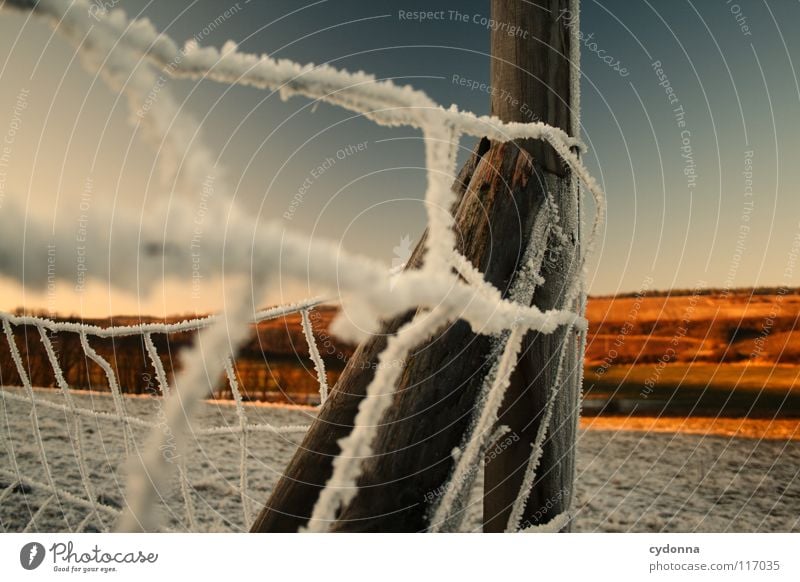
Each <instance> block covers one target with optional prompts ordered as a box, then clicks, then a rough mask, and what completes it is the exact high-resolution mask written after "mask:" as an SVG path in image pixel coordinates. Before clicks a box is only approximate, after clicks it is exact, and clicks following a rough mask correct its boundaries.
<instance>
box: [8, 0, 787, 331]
mask: <svg viewBox="0 0 800 582" xmlns="http://www.w3.org/2000/svg"><path fill="white" fill-rule="evenodd" d="M582 4H583V11H582V17H581V19H582V20H581V28H582V34H583V35H584V37H589V36H590V35H591V38H590V39H588V40H587V41H586V42H587V43H588V44H589V45H591V46H586V47H584V48H583V56H582V71H583V77H582V105H583V111H582V121H583V137H584V139H585V141H586V143H587V144H588V145H589V153H588V155H587V156H586V158H585V159H586V162H587V164H588V166H589V168H590V170H591V171H592V173H593V174H594V175H596V176H597V177H598V179H599V180H600V181H601V183H602V185H603V187H604V189H605V191H606V193H607V196H608V220H607V224H606V227H605V230H604V233H603V237H602V240H601V241H599V244H598V247H597V249H596V252H595V255H594V256H593V259H592V262H591V268H590V272H589V288H590V291H591V292H592V293H595V294H601V293H602V294H607V293H616V292H620V291H631V290H635V289H637V288H639V287H640V286H641V285H642V283H643V281H645V280H646V279H647V278H648V277H651V278H652V279H653V284H652V285H651V286H652V287H655V288H662V289H666V288H674V287H681V288H686V287H693V286H695V285H697V284H698V283H700V282H703V283H704V284H705V285H709V286H717V287H724V286H735V287H738V286H752V285H794V286H796V285H798V284H800V278H798V277H797V276H796V275H795V273H794V271H793V270H792V269H788V270H787V264H788V262H789V261H790V253H791V252H792V241H793V239H794V238H795V237H796V236H797V235H798V233H799V232H800V223H799V221H800V197H799V196H798V193H797V186H798V184H800V164H799V163H798V162H797V160H796V158H797V152H798V151H800V147H799V146H800V143H799V142H800V138H798V131H797V130H798V121H800V88H799V87H798V79H797V75H796V72H795V67H794V62H795V61H796V60H797V59H798V57H800V40H798V39H797V35H796V34H794V30H793V28H792V25H796V23H797V22H800V4H798V3H797V2H789V1H779V2H771V3H769V4H768V3H767V2H766V1H754V0H744V1H740V2H738V3H734V2H726V1H725V0H708V1H704V2H690V1H683V0H661V1H647V0H644V1H642V2H629V1H624V0H614V1H607V2H597V1H593V0H584V2H582ZM117 5H118V6H119V7H121V8H123V9H124V10H126V12H128V14H130V15H140V16H146V17H147V18H150V19H151V20H152V21H153V22H154V23H155V25H156V26H157V28H159V29H160V30H162V31H164V32H166V33H168V34H169V35H170V36H172V37H173V38H175V39H176V40H184V39H189V38H192V37H193V36H195V35H197V34H198V33H200V31H202V30H203V28H204V27H205V26H207V24H208V23H209V22H211V21H213V20H214V19H216V18H217V17H218V16H219V15H220V14H221V13H223V12H224V11H225V10H226V9H228V8H229V7H230V6H232V4H230V3H228V2H222V1H220V0H213V1H212V0H202V1H200V0H198V1H195V2H181V3H178V2H159V3H156V2H148V1H146V0H122V1H120V2H118V3H117ZM421 8H426V9H429V10H431V9H438V10H446V11H447V10H459V11H460V12H461V13H464V14H467V15H469V17H470V18H469V20H470V21H469V22H467V23H463V22H460V21H453V20H444V21H436V22H423V23H418V22H409V21H404V20H401V19H400V18H399V17H398V11H400V10H415V9H421ZM290 13H291V14H290ZM488 14H489V2H488V0H482V1H459V2H421V1H420V2H380V1H378V2H363V1H362V2H358V1H354V0H353V1H350V0H328V1H324V0H323V1H319V2H309V3H306V2H297V1H296V0H295V1H288V0H287V1H270V2H263V3H262V2H245V1H244V0H242V1H241V2H239V4H238V8H237V9H236V12H235V14H234V15H232V16H231V17H230V18H229V19H227V20H226V21H225V22H224V24H222V25H221V26H220V27H219V28H217V29H216V30H215V31H213V32H212V33H211V34H209V35H208V36H207V37H206V38H204V39H203V41H202V44H212V45H216V46H221V45H222V43H223V42H224V41H225V40H227V39H233V40H236V41H237V42H239V43H240V44H241V46H240V48H241V50H244V51H248V52H256V53H262V52H266V53H268V54H270V55H272V56H276V57H285V58H291V59H293V60H296V61H300V62H314V63H322V62H328V63H331V64H333V65H334V66H337V67H344V68H347V69H350V70H365V71H367V72H371V73H373V74H375V75H376V76H378V77H379V78H389V77H392V78H395V79H397V80H398V82H400V83H410V84H412V85H414V86H415V87H417V88H420V89H423V90H425V91H426V92H427V93H428V94H429V95H430V96H431V97H433V98H434V99H435V100H437V101H438V102H439V103H442V104H444V105H449V104H450V103H456V104H458V106H459V107H460V108H462V109H467V110H472V111H474V112H476V113H487V112H488V106H489V97H488V95H487V94H486V93H484V92H481V91H478V90H469V89H467V88H465V87H463V86H460V85H458V84H456V83H454V82H453V76H454V75H458V76H460V77H463V78H468V79H474V80H476V81H480V82H488V80H489V66H490V59H489V55H488V50H489V31H488V30H487V29H486V28H485V27H483V26H481V25H480V24H476V23H474V22H473V18H472V17H473V16H474V15H479V16H480V15H485V16H488ZM737 16H738V18H737ZM742 25H746V27H747V28H746V29H743V28H742ZM592 43H596V44H592ZM595 50H597V51H605V53H604V54H605V55H608V56H612V57H613V58H614V59H615V60H619V62H620V66H621V67H624V68H625V69H627V73H628V74H627V75H626V76H623V75H621V74H620V73H619V72H618V71H615V70H614V69H613V67H611V66H609V65H608V64H606V63H605V62H604V61H603V60H602V59H601V58H600V57H599V56H598V54H596V52H593V51H595ZM656 61H660V63H661V68H662V69H663V71H664V73H665V74H666V75H667V77H668V79H669V82H670V84H671V86H672V87H673V89H674V91H675V95H676V96H677V99H678V100H679V102H678V103H677V104H670V103H669V101H668V98H667V94H666V92H665V90H664V88H663V87H662V86H660V85H659V82H660V80H659V78H658V76H657V73H656V71H655V70H654V67H653V63H654V62H656ZM0 63H2V64H0V67H2V68H1V69H0V134H5V133H6V130H7V127H8V126H9V124H10V123H11V119H12V115H13V110H14V105H15V102H16V101H17V100H18V98H19V95H20V91H22V90H27V93H26V97H25V100H26V102H27V104H28V106H27V108H26V109H25V111H24V113H23V115H22V118H21V128H20V130H19V131H18V132H17V134H16V136H15V139H14V144H13V149H12V151H11V156H12V163H11V164H10V165H9V167H8V168H7V169H6V175H5V178H4V182H2V190H0V192H1V193H2V196H3V197H4V198H6V199H10V198H11V197H14V198H16V199H17V200H18V201H21V202H22V203H23V204H25V203H27V204H28V208H29V212H30V213H32V214H33V213H35V214H36V215H38V216H45V217H47V218H48V219H52V220H54V221H62V220H63V221H75V220H77V216H78V214H79V204H80V196H81V193H82V192H83V191H84V188H85V184H86V179H87V177H91V178H92V181H93V197H94V198H95V199H96V200H98V203H100V201H101V199H102V200H103V201H104V202H103V203H108V204H109V205H110V204H112V203H113V204H114V205H115V208H116V212H118V213H120V212H121V213H127V212H136V213H142V212H143V211H144V214H145V216H146V210H147V209H146V206H145V207H144V208H143V204H144V200H145V197H146V195H147V193H148V191H149V193H150V195H151V196H152V195H154V194H155V193H154V192H153V188H154V186H153V184H152V183H150V176H151V173H152V172H153V162H154V159H155V157H154V154H153V152H151V151H150V150H149V149H148V148H147V147H146V145H144V144H142V143H138V142H135V141H133V142H131V136H132V129H131V128H130V126H129V125H128V123H127V119H128V113H127V111H126V110H125V107H124V104H123V102H122V101H118V100H117V96H116V95H114V94H113V93H111V92H110V91H109V90H108V89H107V88H106V87H105V86H104V85H103V84H102V83H101V82H100V81H99V80H96V79H95V78H94V77H93V76H91V75H89V74H87V73H86V72H85V71H84V70H83V68H82V67H81V65H80V63H79V59H77V58H75V51H74V50H73V49H72V47H70V46H69V45H68V44H67V43H65V42H64V41H63V40H61V39H60V38H58V37H57V36H56V37H52V36H51V31H50V29H49V28H47V27H46V26H45V25H43V24H42V22H41V21H38V20H30V21H29V20H27V19H26V17H25V16H24V15H19V14H15V13H7V12H5V11H2V12H0ZM168 87H169V88H170V89H171V90H172V91H173V92H174V93H175V94H176V95H178V97H179V98H180V99H181V100H183V102H184V107H185V109H186V110H187V111H188V112H190V113H191V114H192V115H193V116H194V117H195V118H197V119H201V120H202V127H203V132H204V135H203V137H204V139H205V141H206V142H207V144H208V145H209V146H210V147H211V149H212V150H213V151H215V152H218V153H219V163H220V165H221V166H224V167H225V169H226V174H227V176H228V181H229V184H230V186H231V189H232V190H235V193H236V198H237V200H238V201H239V203H240V204H241V205H243V206H244V207H246V208H248V209H249V210H251V211H252V212H253V213H254V214H255V213H257V214H258V215H259V216H260V217H262V218H263V219H264V220H267V219H282V218H281V217H282V216H283V214H284V212H285V211H286V210H287V209H288V208H289V207H290V204H291V201H292V198H293V196H294V195H295V193H296V192H297V190H298V188H300V187H301V185H302V184H303V182H304V181H305V180H306V179H307V178H308V177H309V175H310V172H311V171H312V169H313V168H315V167H316V166H318V165H319V164H320V163H321V162H322V161H323V160H325V159H326V158H329V157H334V158H335V156H336V152H337V151H338V150H339V149H341V148H344V147H346V146H347V145H349V144H358V143H363V142H366V147H365V148H364V149H363V151H361V152H358V153H355V154H353V155H348V156H346V157H345V159H344V160H340V161H339V160H337V162H336V163H335V164H334V165H333V167H331V168H330V169H328V170H327V171H325V173H324V175H323V176H322V177H320V178H319V179H313V180H312V182H313V183H312V184H311V185H310V187H309V188H308V191H307V193H306V194H305V196H304V198H303V201H302V203H301V204H300V205H299V206H298V207H297V209H296V211H295V212H294V215H293V216H292V218H291V220H287V219H285V218H283V219H282V220H284V221H285V222H286V224H287V226H288V227H290V228H294V229H299V230H302V231H305V232H308V233H312V232H313V233H314V235H315V236H324V237H328V238H332V239H335V240H341V241H342V244H343V246H344V247H345V248H348V249H350V250H354V251H360V252H364V253H367V254H369V255H371V256H373V257H375V258H378V259H380V260H383V261H385V262H386V263H387V264H391V261H392V258H393V257H394V251H393V249H394V247H395V246H397V245H398V243H399V241H400V240H401V238H402V237H403V236H405V235H410V236H411V238H412V239H414V238H416V237H418V236H419V234H420V233H421V232H422V230H423V228H424V220H425V217H424V212H423V207H422V195H423V192H424V168H423V165H424V161H423V149H422V144H421V141H420V139H419V138H420V135H419V133H418V132H414V131H411V130H403V129H387V128H379V127H376V126H374V125H373V124H372V123H371V122H368V121H365V120H363V119H359V118H354V117H353V116H352V114H350V113H348V112H346V111H343V110H340V109H337V108H334V107H332V106H329V105H325V104H321V105H319V106H318V107H311V106H310V104H309V102H308V101H307V100H304V99H301V98H293V99H291V100H289V101H288V102H283V101H281V100H280V99H279V98H278V96H277V95H270V94H269V93H267V92H263V91H259V90H256V89H252V88H241V87H234V88H229V87H226V86H222V85H219V84H215V83H213V82H210V81H202V82H197V83H196V82H190V81H172V80H171V81H169V82H168ZM677 105H680V106H682V107H683V110H684V112H685V118H684V120H685V124H686V125H685V127H684V128H681V127H679V126H678V123H677V122H678V120H677V119H676V116H675V112H674V108H675V107H676V106H677ZM683 130H686V131H688V132H689V133H688V134H686V133H684V137H688V139H689V143H690V144H691V150H692V155H693V162H694V168H695V171H696V175H697V177H696V181H695V183H694V187H693V188H691V187H690V183H689V181H688V180H687V176H686V175H685V172H684V170H685V168H686V163H687V161H686V159H685V158H683V157H682V155H681V154H682V152H681V146H682V143H683V142H682V135H681V132H682V131H683ZM461 145H462V147H463V150H462V155H461V159H462V160H463V159H464V157H465V156H466V152H468V151H469V149H471V147H472V146H473V145H474V142H473V141H472V140H464V141H462V144H461ZM748 152H752V157H751V158H750V159H751V162H752V196H750V197H748V196H746V195H745V189H746V186H747V183H746V176H745V175H744V174H743V171H744V170H745V168H746V157H748V155H750V154H748ZM748 201H752V207H749V206H747V202H748ZM0 203H2V200H0ZM0 212H2V207H1V206H0ZM745 212H747V213H748V215H747V217H746V218H743V213H745ZM743 224H744V225H746V226H748V227H749V231H747V233H746V235H744V236H742V225H743ZM737 242H738V243H739V247H738V249H737ZM107 259H108V260H113V261H121V260H126V259H129V258H126V257H119V256H112V257H107ZM206 283H207V284H206V286H205V288H204V294H203V296H202V297H201V298H199V299H192V300H190V299H188V296H189V291H188V289H189V285H188V283H187V282H185V281H184V282H169V283H167V284H165V285H164V286H161V285H158V286H157V287H156V292H155V293H154V294H153V295H151V296H141V297H135V296H130V295H124V294H121V293H118V292H115V291H109V288H108V285H107V283H103V282H97V283H93V284H92V285H91V286H90V287H89V288H88V289H87V290H86V291H84V293H83V294H82V295H80V294H77V293H75V292H74V291H73V290H72V286H71V285H70V284H68V283H63V284H62V283H59V284H58V287H57V289H56V291H55V292H51V293H50V294H47V293H42V292H31V291H25V290H23V289H22V287H21V286H20V285H19V284H18V283H16V282H12V281H8V280H0V309H2V310H10V309H13V308H15V307H17V306H19V305H25V306H26V307H27V308H29V309H35V308H42V309H51V310H57V311H60V312H82V313H83V314H84V315H87V316H89V315H106V314H109V313H121V312H127V313H131V312H137V311H138V312H140V313H153V314H161V313H164V312H187V311H207V310H214V309H218V308H220V307H221V305H222V294H221V286H220V285H218V284H217V283H215V282H213V281H207V282H206ZM313 291H314V290H313V289H308V288H307V287H306V285H305V284H299V283H298V284H289V285H288V286H284V287H283V288H281V289H278V290H275V291H273V295H272V296H271V297H270V298H269V300H270V301H279V300H280V301H283V300H287V299H294V298H297V297H299V296H305V295H306V294H308V293H309V292H313Z"/></svg>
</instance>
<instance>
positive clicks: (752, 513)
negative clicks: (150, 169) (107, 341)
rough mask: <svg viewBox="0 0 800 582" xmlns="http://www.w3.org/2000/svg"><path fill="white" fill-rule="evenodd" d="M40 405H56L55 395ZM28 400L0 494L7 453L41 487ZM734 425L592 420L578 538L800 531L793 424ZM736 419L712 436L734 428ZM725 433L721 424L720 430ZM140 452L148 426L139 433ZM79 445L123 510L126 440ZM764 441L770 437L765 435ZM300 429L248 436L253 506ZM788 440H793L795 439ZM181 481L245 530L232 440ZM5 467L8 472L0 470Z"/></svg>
mask: <svg viewBox="0 0 800 582" xmlns="http://www.w3.org/2000/svg"><path fill="white" fill-rule="evenodd" d="M38 396H39V397H40V398H46V399H49V400H52V401H54V402H59V403H60V402H61V396H60V394H59V393H57V392H54V391H48V390H42V391H40V392H38ZM75 400H76V404H77V405H78V406H81V407H86V408H92V409H94V410H103V411H109V412H110V411H113V408H114V407H113V402H112V400H111V398H110V397H108V396H107V395H99V394H89V393H85V394H76V395H75ZM125 405H126V407H127V410H128V412H129V413H130V414H133V415H136V416H139V417H141V418H146V419H150V420H153V421H157V419H158V413H159V406H160V402H159V400H157V399H154V398H141V397H139V398H125ZM29 412H30V405H29V404H25V403H21V402H17V401H12V400H8V399H7V400H5V401H4V400H2V399H0V437H2V439H1V440H0V443H1V444H2V446H0V495H1V494H2V492H3V491H4V490H6V488H7V487H8V486H9V485H12V484H13V483H14V479H13V478H12V477H10V476H8V475H7V473H8V472H9V471H13V469H14V467H13V464H12V461H11V456H10V451H11V449H12V447H13V451H14V453H15V456H16V460H17V463H18V466H19V470H20V473H21V474H22V475H23V476H27V477H32V478H34V479H35V480H38V481H40V482H44V481H46V476H45V473H44V471H43V469H42V465H41V461H40V456H39V452H38V446H37V444H36V441H35V439H34V438H33V431H32V425H31V421H30V414H29ZM247 414H248V421H249V422H251V423H267V422H268V423H271V424H273V425H284V424H308V423H309V422H310V421H311V420H312V418H313V414H314V412H313V410H312V409H304V408H286V407H275V406H247ZM38 417H39V423H40V429H41V432H42V435H43V441H44V445H45V451H46V454H47V459H48V461H49V464H50V466H51V467H52V475H53V478H54V480H55V481H56V483H57V485H58V486H59V487H62V488H63V489H65V490H67V491H70V492H73V493H75V494H76V495H79V496H81V497H85V496H86V494H85V492H84V490H83V488H82V486H81V481H80V476H79V472H78V465H77V463H76V460H75V453H74V451H73V447H72V444H71V441H70V439H69V434H68V432H67V428H66V426H67V423H66V420H65V418H66V417H65V414H64V412H62V411H58V410H52V409H46V408H42V407H39V413H38ZM733 423H735V424H737V425H741V426H739V427H738V428H737V429H736V430H734V431H733V432H734V433H738V434H742V433H745V434H751V435H758V438H741V437H731V436H709V435H703V434H695V433H698V432H701V430H700V429H701V428H702V427H701V426H699V424H700V423H698V422H697V421H694V422H692V423H691V424H690V426H689V427H688V429H687V431H686V432H680V433H678V432H665V431H666V430H670V429H672V430H678V429H681V430H683V429H682V428H681V427H679V426H678V425H677V424H676V423H675V422H674V421H665V422H663V423H659V422H653V421H649V422H644V421H636V422H633V423H631V422H627V423H620V422H615V421H613V420H609V419H599V420H598V421H597V422H596V423H595V424H594V426H593V428H591V429H589V430H585V429H584V430H582V431H581V433H580V443H579V455H578V482H577V499H576V506H575V509H576V512H577V516H576V521H575V524H576V529H577V531H746V532H747V531H767V532H771V531H800V517H799V516H800V440H797V436H798V432H800V431H798V430H797V426H796V423H794V428H793V429H792V428H791V427H790V426H789V425H790V424H792V423H791V422H789V423H788V424H787V422H784V423H783V424H782V425H781V426H780V427H777V428H776V429H775V430H768V431H765V430H764V427H763V425H757V424H756V425H753V426H750V425H749V424H748V423H747V422H746V423H740V422H739V421H733ZM237 424H238V420H237V417H236V410H235V408H234V407H233V406H232V405H230V404H227V403H223V404H216V403H206V404H203V406H202V410H201V412H200V414H199V416H198V418H197V420H196V422H195V427H196V428H202V427H211V426H219V425H230V426H236V425H237ZM730 424H731V422H730V421H729V422H728V423H725V422H723V423H721V424H720V426H722V427H723V428H722V429H720V430H717V428H716V427H715V429H714V432H717V433H721V434H727V433H730V432H731V431H730V426H729V425H730ZM725 427H727V429H726V428H725ZM134 433H135V437H136V438H135V441H136V444H137V445H141V443H142V442H144V437H145V435H146V434H147V430H146V429H143V428H134ZM83 434H84V439H85V440H84V442H85V446H84V450H85V453H86V457H87V463H86V464H87V466H88V468H89V471H90V475H91V480H92V486H93V489H94V493H95V495H96V496H97V497H98V499H99V500H100V501H102V502H103V503H105V504H106V505H110V506H113V507H120V506H121V503H122V498H123V492H124V482H125V478H124V475H125V467H124V466H122V465H121V464H120V462H119V460H120V459H121V458H123V457H124V442H123V439H122V435H121V431H120V430H119V428H118V426H116V422H115V421H109V420H95V419H84V420H83ZM764 434H768V436H769V438H761V437H763V436H764ZM301 437H302V435H301V434H299V433H295V434H288V435H281V436H276V435H274V434H269V433H258V434H253V435H251V436H250V437H249V447H248V460H247V465H248V476H249V498H250V503H251V506H252V508H253V511H254V512H255V511H257V510H258V508H259V507H260V505H261V504H262V503H263V501H264V500H265V499H266V498H267V496H268V495H269V492H270V491H271V488H272V487H273V486H274V484H275V482H276V481H277V479H278V476H279V474H280V471H281V469H282V468H283V467H284V466H285V465H286V463H287V461H288V460H289V459H290V458H291V455H292V453H293V451H294V449H295V447H296V446H297V442H298V441H299V439H300V438H301ZM792 438H794V439H795V440H791V439H792ZM186 458H187V464H188V475H189V480H190V482H191V486H192V492H191V499H192V502H193V503H194V506H195V520H196V521H195V529H197V530H201V531H220V530H222V531H240V530H243V529H245V525H244V516H243V512H242V502H241V498H240V494H239V492H238V489H237V488H238V484H239V467H240V459H239V440H238V436H235V435H229V434H217V435H213V436H200V437H198V438H197V439H196V446H195V447H193V450H191V451H190V452H189V454H188V455H187V457H186ZM3 471H4V472H3ZM476 492H477V488H476ZM48 497H49V495H48V494H46V493H43V492H41V491H39V490H37V489H36V488H30V487H27V486H17V487H15V488H14V489H13V490H9V491H8V492H7V493H6V495H5V498H3V499H2V504H0V526H1V527H2V528H3V530H5V531H22V530H23V529H24V528H25V527H26V526H27V525H28V524H29V522H30V520H31V517H32V516H33V515H34V514H36V512H37V509H39V507H40V506H41V504H42V503H43V502H44V501H45V500H46V499H47V498H48ZM164 512H165V521H166V523H168V527H170V528H172V529H175V530H186V529H188V526H187V521H186V515H185V511H184V505H183V500H182V497H181V494H180V489H179V487H177V486H176V487H175V489H174V490H173V491H172V492H171V493H170V494H169V495H168V496H167V499H166V500H165V503H164ZM478 514H479V503H475V504H473V506H472V507H471V523H472V525H473V526H474V527H477V525H478ZM86 515H87V512H86V510H85V509H83V508H78V507H75V506H74V505H73V504H71V503H62V504H61V506H60V507H59V505H58V504H56V503H55V502H53V503H51V505H49V506H48V507H47V508H46V509H45V510H44V511H42V512H41V513H40V514H39V515H38V516H36V519H35V521H34V523H33V524H31V525H30V529H32V530H39V531H64V530H67V529H68V528H75V527H76V526H77V525H78V524H79V523H80V522H81V521H82V520H83V518H84V517H85V516H86ZM109 525H110V518H103V523H99V522H98V520H97V519H92V520H90V521H89V522H88V524H87V527H86V530H87V531H97V530H104V529H107V528H108V527H109Z"/></svg>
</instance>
